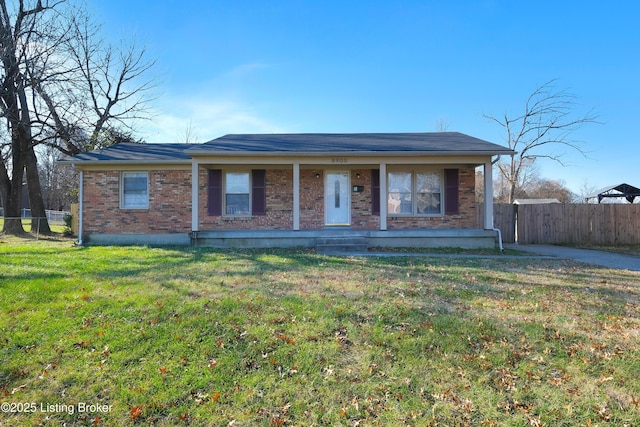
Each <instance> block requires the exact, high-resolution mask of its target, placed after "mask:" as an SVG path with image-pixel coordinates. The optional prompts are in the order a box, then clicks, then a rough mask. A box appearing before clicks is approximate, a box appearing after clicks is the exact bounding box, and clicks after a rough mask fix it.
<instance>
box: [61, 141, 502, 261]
mask: <svg viewBox="0 0 640 427" xmlns="http://www.w3.org/2000/svg"><path fill="white" fill-rule="evenodd" d="M512 153H513V151H511V150H510V149H508V148H506V147H503V146H500V145H496V144H493V143H490V142H487V141H483V140H481V139H478V138H474V137H471V136H468V135H465V134H461V133H457V132H437V133H359V134H245V135H240V134H232V135H225V136H223V137H220V138H217V139H214V140H212V141H209V142H206V143H203V144H130V143H121V144H116V145H113V146H111V147H108V148H104V149H99V150H95V151H91V152H87V153H82V154H79V155H77V156H74V157H67V158H65V159H63V160H61V161H62V162H63V163H67V164H72V165H74V166H75V167H76V168H78V169H79V171H80V200H79V205H80V209H79V216H80V218H79V220H80V221H79V223H80V231H79V242H80V243H85V242H86V243H90V244H196V245H210V246H218V247H278V246H306V247H315V246H318V245H322V244H324V245H331V244H332V243H336V242H339V243H341V244H348V243H354V242H357V243H358V244H363V245H365V246H396V247H400V246H405V247H406V246H409V247H435V246H456V247H466V248H469V247H494V246H495V244H496V237H497V236H498V232H497V231H496V230H494V228H493V203H492V200H493V194H492V161H493V160H494V158H495V157H494V156H500V155H509V154H512ZM477 166H483V167H484V180H485V185H484V188H485V189H486V190H487V191H486V192H485V203H484V206H485V208H484V209H485V212H484V218H486V219H485V222H484V224H483V226H478V225H477V224H476V212H475V209H476V203H475V168H476V167H477ZM487 202H488V203H487Z"/></svg>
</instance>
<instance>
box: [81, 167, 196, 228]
mask: <svg viewBox="0 0 640 427" xmlns="http://www.w3.org/2000/svg"><path fill="white" fill-rule="evenodd" d="M120 175H121V172H119V171H84V172H83V185H84V188H83V208H84V209H83V232H84V233H87V234H94V233H95V234H123V233H158V234H163V233H187V232H189V231H191V171H190V170H163V171H149V209H144V210H138V209H120Z"/></svg>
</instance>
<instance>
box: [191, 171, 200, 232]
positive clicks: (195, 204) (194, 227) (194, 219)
mask: <svg viewBox="0 0 640 427" xmlns="http://www.w3.org/2000/svg"><path fill="white" fill-rule="evenodd" d="M198 179H199V167H198V162H197V161H195V160H193V161H192V162H191V231H198V228H199V222H200V219H199V216H198V211H199V209H200V203H199V201H198V186H199V185H198Z"/></svg>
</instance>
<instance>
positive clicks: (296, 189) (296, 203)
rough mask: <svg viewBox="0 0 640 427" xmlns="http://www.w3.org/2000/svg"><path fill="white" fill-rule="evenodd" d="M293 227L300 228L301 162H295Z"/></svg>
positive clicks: (296, 229)
mask: <svg viewBox="0 0 640 427" xmlns="http://www.w3.org/2000/svg"><path fill="white" fill-rule="evenodd" d="M293 229H294V230H295V231H298V230H300V162H294V163H293Z"/></svg>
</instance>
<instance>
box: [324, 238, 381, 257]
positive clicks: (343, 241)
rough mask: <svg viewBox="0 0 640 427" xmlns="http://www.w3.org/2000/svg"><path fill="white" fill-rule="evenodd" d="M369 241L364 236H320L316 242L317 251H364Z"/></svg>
mask: <svg viewBox="0 0 640 427" xmlns="http://www.w3.org/2000/svg"><path fill="white" fill-rule="evenodd" d="M368 248H369V243H368V241H367V239H365V238H364V237H321V238H318V240H317V243H316V250H317V251H318V252H324V253H326V252H366V251H367V249H368Z"/></svg>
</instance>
